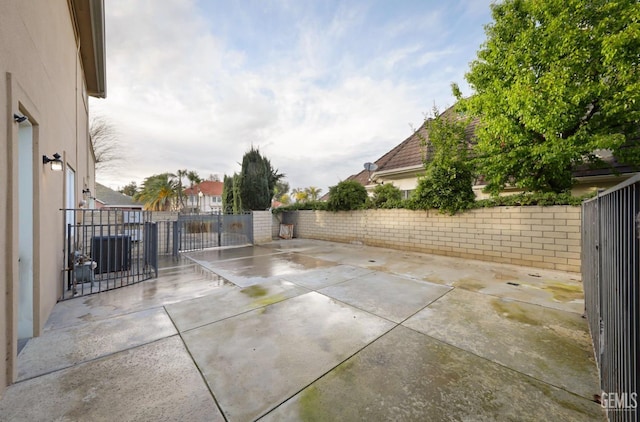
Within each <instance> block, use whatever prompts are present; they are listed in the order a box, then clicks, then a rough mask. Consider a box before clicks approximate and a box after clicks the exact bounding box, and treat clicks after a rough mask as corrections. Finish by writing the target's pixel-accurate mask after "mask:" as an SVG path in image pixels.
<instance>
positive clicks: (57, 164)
mask: <svg viewBox="0 0 640 422" xmlns="http://www.w3.org/2000/svg"><path fill="white" fill-rule="evenodd" d="M47 163H51V170H53V171H61V170H62V160H61V159H60V154H58V153H57V152H56V153H55V154H53V158H49V157H47V156H46V155H43V156H42V164H47Z"/></svg>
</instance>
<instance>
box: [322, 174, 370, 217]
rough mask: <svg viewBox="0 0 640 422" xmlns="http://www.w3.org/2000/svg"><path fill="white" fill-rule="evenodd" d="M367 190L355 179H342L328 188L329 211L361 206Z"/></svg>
mask: <svg viewBox="0 0 640 422" xmlns="http://www.w3.org/2000/svg"><path fill="white" fill-rule="evenodd" d="M367 199H368V195H367V190H366V189H365V188H364V186H362V185H361V184H360V183H358V182H356V181H355V180H343V181H342V182H340V183H338V184H337V185H335V186H331V187H330V188H329V201H328V202H327V209H328V210H329V211H349V210H355V209H360V208H363V207H364V206H365V205H366V203H367Z"/></svg>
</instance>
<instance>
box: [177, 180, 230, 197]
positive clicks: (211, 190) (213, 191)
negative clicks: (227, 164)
mask: <svg viewBox="0 0 640 422" xmlns="http://www.w3.org/2000/svg"><path fill="white" fill-rule="evenodd" d="M223 188H224V183H222V182H217V181H213V180H205V181H204V182H201V183H198V184H197V185H193V187H189V188H187V189H185V190H184V194H185V195H197V194H198V192H202V194H203V195H207V196H222V189H223Z"/></svg>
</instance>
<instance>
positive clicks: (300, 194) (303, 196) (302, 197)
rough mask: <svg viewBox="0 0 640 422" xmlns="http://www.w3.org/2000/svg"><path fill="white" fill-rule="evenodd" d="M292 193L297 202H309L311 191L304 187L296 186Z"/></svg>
mask: <svg viewBox="0 0 640 422" xmlns="http://www.w3.org/2000/svg"><path fill="white" fill-rule="evenodd" d="M291 193H292V194H293V197H294V198H295V200H296V202H307V200H308V199H309V193H308V192H307V191H306V190H304V189H302V188H295V189H294V190H292V191H291Z"/></svg>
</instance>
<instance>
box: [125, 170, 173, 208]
mask: <svg viewBox="0 0 640 422" xmlns="http://www.w3.org/2000/svg"><path fill="white" fill-rule="evenodd" d="M177 187H178V181H177V180H176V177H175V175H174V174H171V173H162V174H155V175H153V176H149V177H147V178H146V179H144V182H143V183H142V187H141V188H140V190H139V191H138V193H136V195H135V197H134V199H135V200H136V201H141V202H143V203H144V208H145V209H146V210H151V211H170V210H171V209H172V208H173V206H174V200H175V199H176V196H177V195H176V193H177V192H176V191H177V190H178V189H177Z"/></svg>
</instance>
